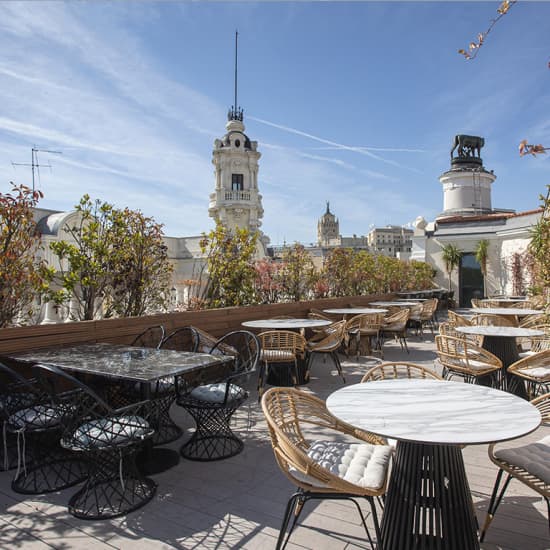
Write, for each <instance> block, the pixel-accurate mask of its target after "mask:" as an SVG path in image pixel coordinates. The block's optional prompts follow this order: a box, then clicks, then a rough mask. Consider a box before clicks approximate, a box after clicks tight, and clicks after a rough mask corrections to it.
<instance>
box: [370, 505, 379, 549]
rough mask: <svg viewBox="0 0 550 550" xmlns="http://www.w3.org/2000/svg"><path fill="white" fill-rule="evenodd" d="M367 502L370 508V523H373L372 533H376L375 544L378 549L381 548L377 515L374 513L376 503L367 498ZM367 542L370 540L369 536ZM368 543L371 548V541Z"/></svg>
mask: <svg viewBox="0 0 550 550" xmlns="http://www.w3.org/2000/svg"><path fill="white" fill-rule="evenodd" d="M368 501H369V502H370V507H371V510H372V521H373V522H374V532H375V533H376V544H377V546H378V547H381V546H382V545H381V540H382V539H381V534H380V522H379V521H378V514H377V513H376V502H375V501H374V498H372V497H368ZM369 540H370V536H369ZM370 543H371V546H373V544H372V541H370ZM373 548H374V546H373Z"/></svg>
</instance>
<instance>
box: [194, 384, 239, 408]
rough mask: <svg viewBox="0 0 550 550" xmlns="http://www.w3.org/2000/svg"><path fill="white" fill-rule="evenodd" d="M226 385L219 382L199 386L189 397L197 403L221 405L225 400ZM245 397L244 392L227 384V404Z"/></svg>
mask: <svg viewBox="0 0 550 550" xmlns="http://www.w3.org/2000/svg"><path fill="white" fill-rule="evenodd" d="M226 386H227V384H226V383H225V382H220V383H219V384H206V385H205V386H199V387H198V388H194V389H193V390H191V392H190V394H189V395H190V396H191V397H192V398H194V399H198V400H199V401H206V402H208V403H223V400H224V399H225V389H226ZM245 397H246V390H244V389H243V388H241V387H240V386H237V385H235V384H229V393H228V395H227V402H228V403H230V402H231V401H237V400H240V399H244V398H245Z"/></svg>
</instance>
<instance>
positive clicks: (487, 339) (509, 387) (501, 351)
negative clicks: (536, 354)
mask: <svg viewBox="0 0 550 550" xmlns="http://www.w3.org/2000/svg"><path fill="white" fill-rule="evenodd" d="M483 348H484V349H486V350H487V351H490V352H491V353H492V354H493V355H496V356H497V357H498V358H499V359H500V360H501V361H502V373H501V375H500V388H499V389H501V390H504V391H507V392H509V393H513V394H514V395H517V396H518V397H522V398H523V399H527V390H526V389H525V384H524V383H523V380H522V379H521V378H519V376H514V375H513V374H509V373H508V371H507V368H508V367H509V366H510V365H511V364H512V363H515V362H516V361H519V359H520V357H519V353H518V346H517V343H516V339H515V337H505V336H484V337H483Z"/></svg>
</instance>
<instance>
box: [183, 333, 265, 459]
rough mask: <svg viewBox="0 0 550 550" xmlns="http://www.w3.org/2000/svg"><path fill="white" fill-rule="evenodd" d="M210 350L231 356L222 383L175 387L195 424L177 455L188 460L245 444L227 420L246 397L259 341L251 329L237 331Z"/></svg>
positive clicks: (230, 451) (233, 451)
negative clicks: (231, 363) (230, 368)
mask: <svg viewBox="0 0 550 550" xmlns="http://www.w3.org/2000/svg"><path fill="white" fill-rule="evenodd" d="M211 353H212V354H214V355H215V354H219V353H221V354H222V355H229V356H231V357H232V358H233V369H232V372H231V374H230V375H229V376H227V377H226V379H225V380H224V381H223V382H219V383H213V384H205V385H203V386H199V387H197V388H188V389H187V391H183V392H182V390H180V389H178V397H177V399H176V402H177V404H178V405H179V406H181V407H183V408H185V410H186V411H187V412H188V413H189V414H190V415H191V416H192V417H193V419H194V420H195V424H196V429H195V432H194V433H193V435H192V436H191V438H190V439H189V440H188V441H187V442H186V443H184V444H183V446H182V447H181V449H180V454H181V455H182V456H183V457H184V458H188V459H190V460H201V461H210V460H220V459H222V458H228V457H230V456H234V455H236V454H238V453H240V452H241V451H242V449H243V447H244V444H243V442H242V441H241V439H239V438H238V437H237V436H236V435H235V433H233V430H232V429H231V427H230V425H229V423H230V421H231V417H232V416H233V414H234V413H235V411H236V410H237V409H238V408H239V407H240V406H241V405H242V404H243V403H244V402H245V401H246V399H247V398H248V395H249V392H248V390H247V389H246V387H245V385H246V383H247V382H248V379H249V378H250V376H251V375H252V373H254V372H255V371H256V368H257V365H258V362H259V360H260V341H259V340H258V337H257V336H256V335H255V334H252V333H251V332H248V331H246V330H236V331H233V332H229V333H228V334H226V335H225V336H222V338H220V339H219V340H218V341H217V342H216V344H215V345H214V347H213V348H212V350H211ZM178 388H179V386H178Z"/></svg>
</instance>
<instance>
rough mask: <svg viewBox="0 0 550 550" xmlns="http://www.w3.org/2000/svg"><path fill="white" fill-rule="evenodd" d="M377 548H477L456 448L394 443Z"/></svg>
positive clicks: (460, 460)
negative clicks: (392, 461) (379, 542)
mask: <svg viewBox="0 0 550 550" xmlns="http://www.w3.org/2000/svg"><path fill="white" fill-rule="evenodd" d="M380 546H381V548H382V550H413V549H414V550H479V542H478V537H477V522H476V517H475V513H474V508H473V504H472V497H471V493H470V488H469V485H468V479H467V477H466V471H465V469H464V461H463V460H462V453H461V450H460V447H458V446H456V445H425V444H422V443H409V442H403V441H399V442H398V443H397V452H396V456H395V460H394V463H393V468H392V474H391V478H390V483H389V488H388V493H387V496H386V504H385V509H384V516H383V518H382V544H381V545H380Z"/></svg>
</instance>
